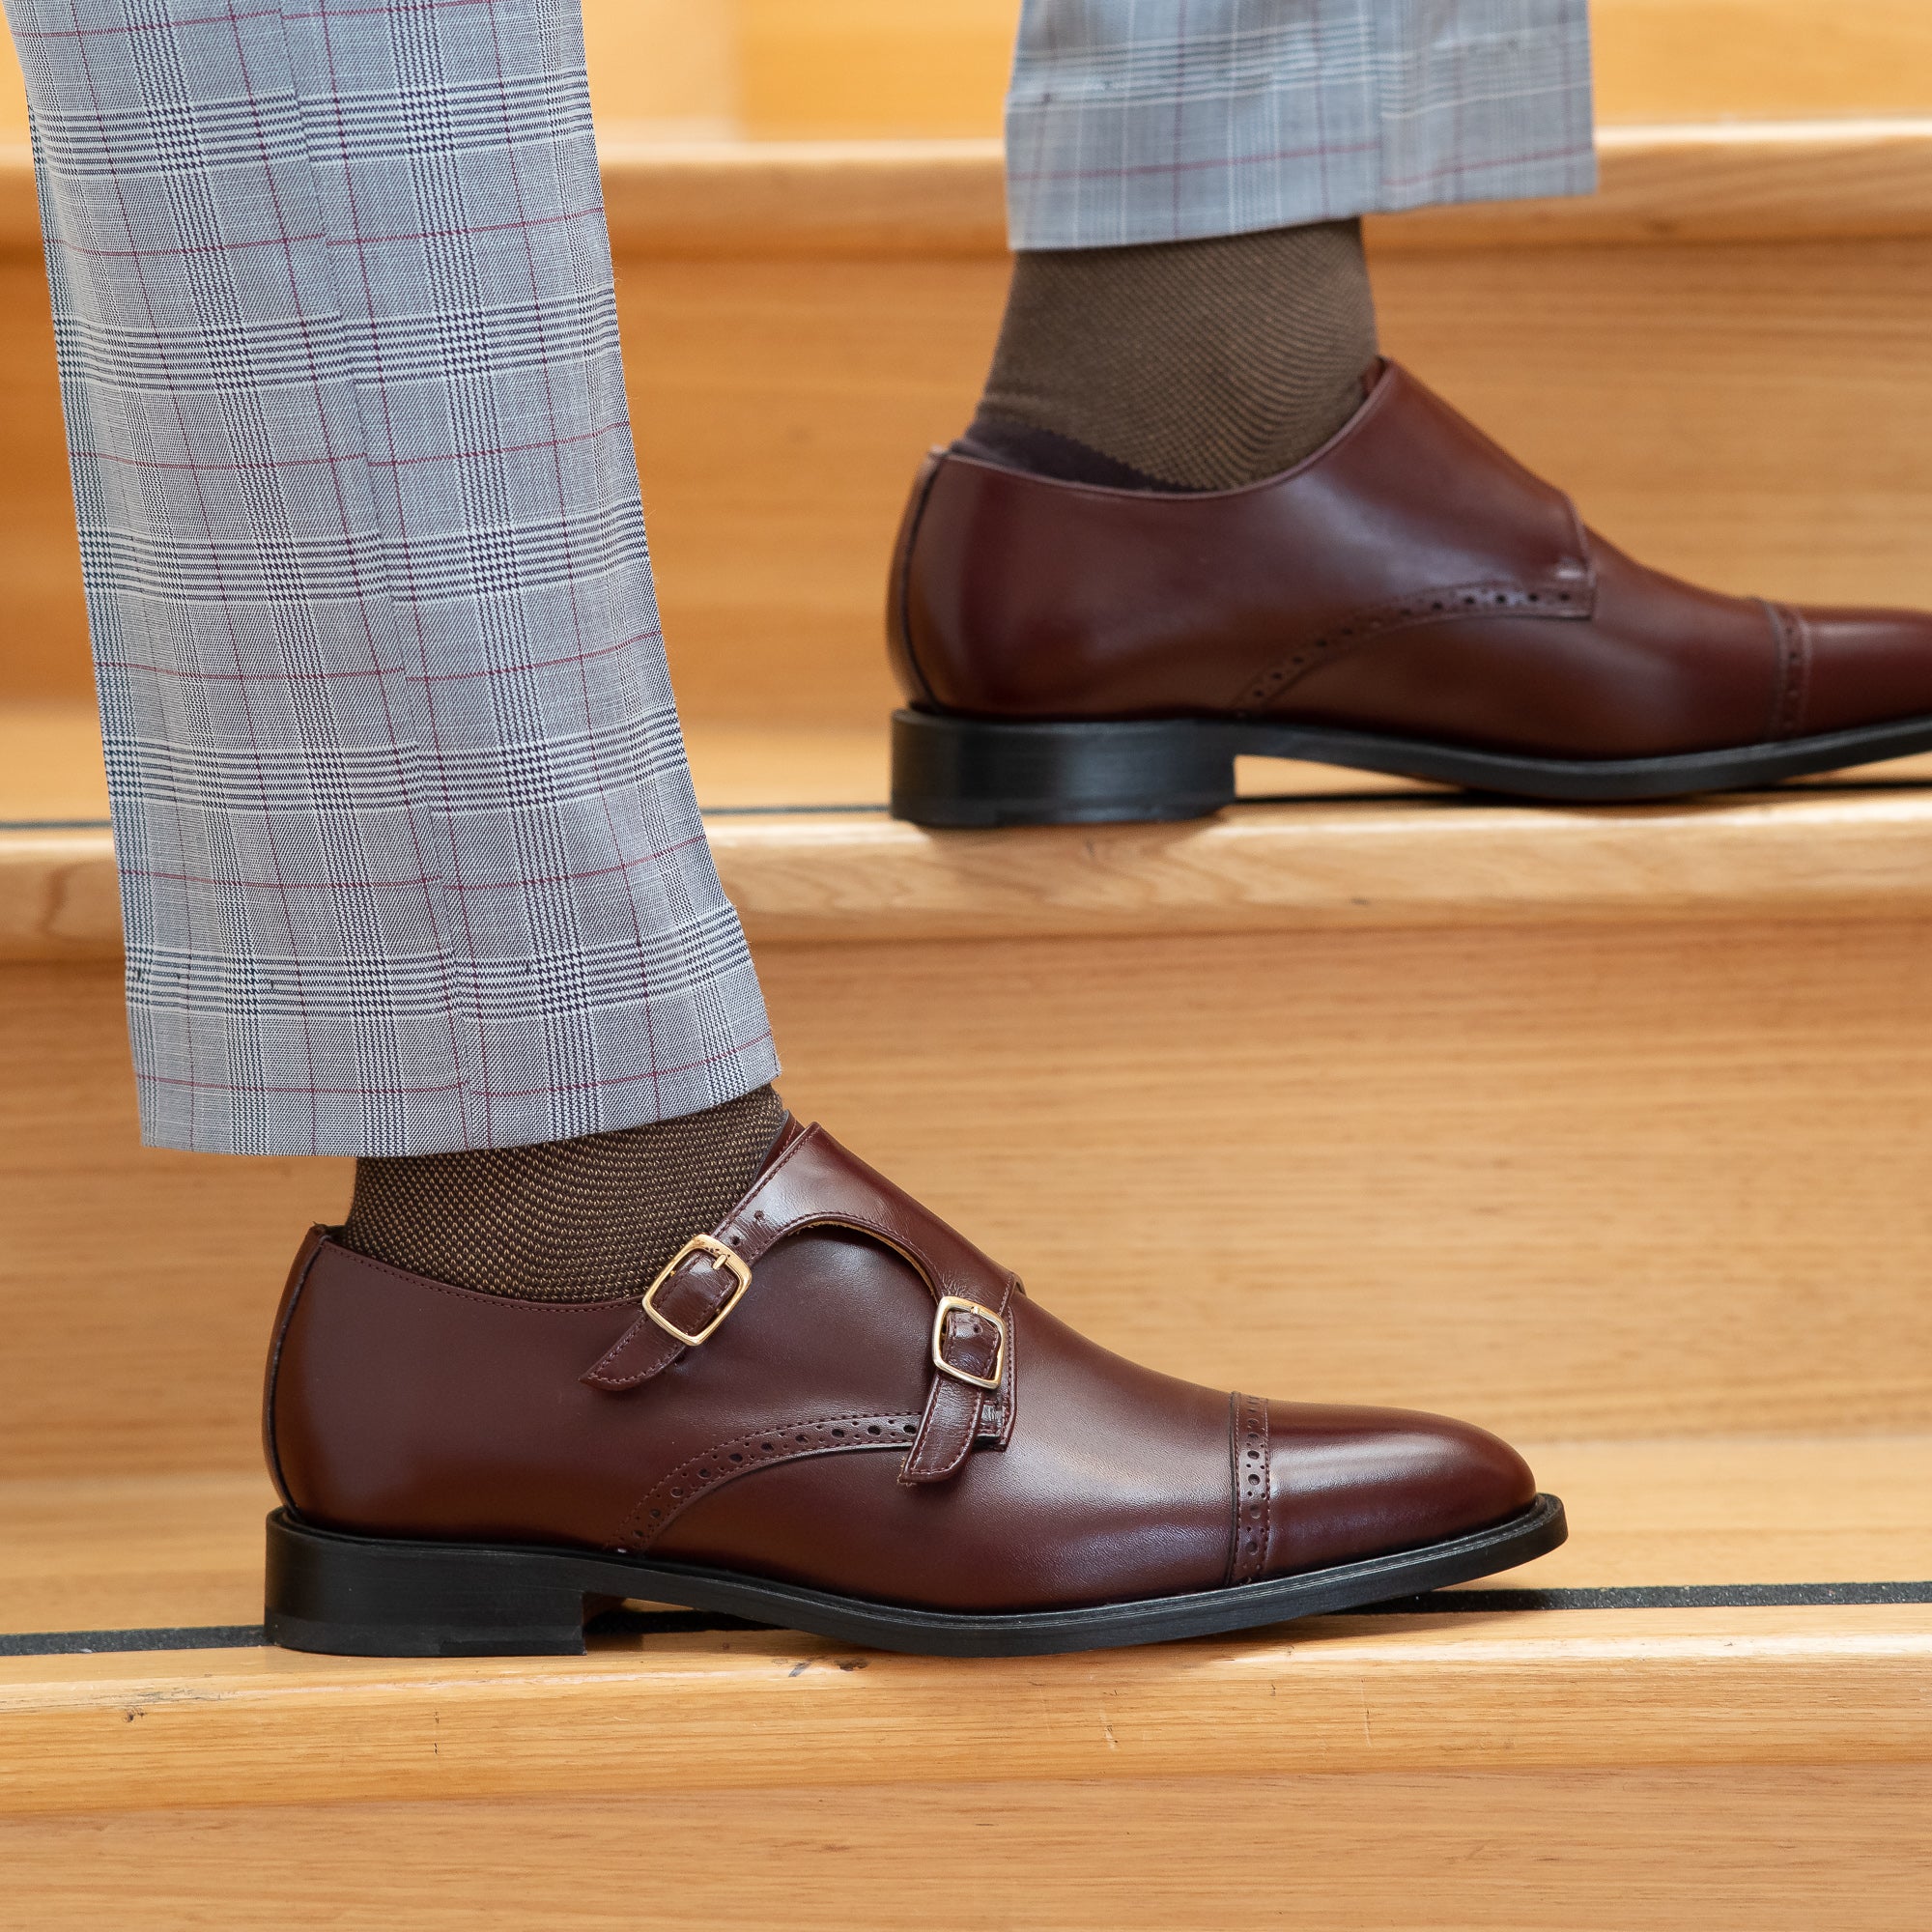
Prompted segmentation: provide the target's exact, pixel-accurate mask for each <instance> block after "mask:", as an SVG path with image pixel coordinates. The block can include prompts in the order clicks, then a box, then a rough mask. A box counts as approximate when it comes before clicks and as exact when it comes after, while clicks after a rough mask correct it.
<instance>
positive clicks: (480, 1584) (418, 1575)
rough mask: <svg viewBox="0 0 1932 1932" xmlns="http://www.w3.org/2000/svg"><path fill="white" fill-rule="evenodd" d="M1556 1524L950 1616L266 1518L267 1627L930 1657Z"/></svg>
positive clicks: (1131, 1622) (1277, 1610) (1433, 1567)
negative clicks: (1187, 1590)
mask: <svg viewBox="0 0 1932 1932" xmlns="http://www.w3.org/2000/svg"><path fill="white" fill-rule="evenodd" d="M1567 1534H1568V1531H1567V1529H1566V1527H1565V1525H1564V1521H1563V1505H1562V1503H1561V1502H1559V1501H1558V1500H1557V1498H1556V1497H1554V1496H1538V1497H1537V1499H1536V1500H1535V1502H1534V1503H1532V1504H1531V1505H1530V1506H1529V1508H1528V1509H1526V1510H1524V1511H1523V1512H1522V1513H1521V1514H1520V1515H1519V1516H1514V1517H1511V1518H1509V1519H1508V1520H1506V1521H1503V1522H1498V1523H1492V1524H1491V1525H1490V1527H1488V1528H1487V1529H1479V1530H1473V1531H1471V1532H1470V1533H1469V1534H1468V1535H1466V1536H1454V1537H1450V1538H1448V1539H1446V1540H1445V1541H1443V1542H1440V1543H1432V1544H1425V1545H1424V1546H1423V1547H1422V1548H1417V1549H1403V1550H1398V1551H1395V1552H1394V1553H1392V1554H1390V1555H1387V1556H1371V1557H1367V1558H1365V1559H1364V1560H1363V1561H1361V1562H1358V1563H1340V1564H1337V1565H1335V1566H1334V1567H1333V1568H1331V1569H1327V1570H1310V1571H1305V1572H1303V1573H1302V1574H1301V1575H1300V1576H1296V1577H1270V1578H1269V1579H1268V1580H1266V1581H1265V1582H1261V1583H1241V1584H1237V1585H1235V1586H1234V1587H1232V1588H1229V1589H1225V1590H1204V1591H1201V1592H1199V1593H1197V1594H1194V1595H1189V1596H1181V1597H1150V1598H1145V1599H1142V1600H1141V1601H1139V1602H1134V1603H1124V1604H1098V1605H1092V1606H1090V1607H1088V1608H1084V1609H1074V1610H1019V1611H1010V1612H1004V1613H1000V1614H992V1615H960V1614H955V1613H953V1612H951V1611H945V1610H921V1609H911V1608H907V1607H905V1606H902V1605H895V1604H878V1603H872V1602H869V1601H867V1599H865V1598H861V1597H840V1596H835V1595H833V1594H832V1593H831V1592H829V1591H825V1590H808V1589H803V1588H800V1587H798V1586H797V1585H795V1584H790V1583H774V1582H764V1581H760V1580H759V1579H758V1578H757V1577H741V1576H737V1575H734V1574H732V1573H730V1572H727V1571H720V1570H697V1569H692V1568H689V1567H687V1566H685V1565H683V1564H677V1563H653V1562H652V1561H650V1560H649V1559H648V1558H647V1557H641V1556H615V1555H605V1554H601V1553H599V1552H597V1551H594V1550H576V1549H556V1548H529V1547H526V1546H521V1545H510V1544H483V1543H421V1542H406V1541H403V1540H402V1539H400V1538H393V1537H377V1536H349V1535H345V1534H343V1533H341V1532H340V1531H337V1530H328V1529H316V1528H313V1527H311V1526H310V1525H309V1524H307V1523H304V1522H300V1521H298V1520H296V1519H295V1518H294V1517H292V1516H291V1515H290V1514H289V1512H288V1511H286V1510H277V1511H276V1512H275V1513H274V1514H273V1515H272V1516H271V1517H270V1519H269V1569H268V1603H267V1610H266V1614H265V1616H264V1619H263V1621H264V1623H265V1625H266V1628H267V1631H268V1635H269V1639H270V1642H272V1643H279V1644H282V1645H285V1646H286V1647H287V1648H289V1649H291V1650H317V1651H327V1652H330V1653H333V1654H335V1655H338V1656H345V1657H575V1656H579V1655H581V1654H582V1650H583V1624H584V1619H585V1617H586V1616H588V1615H593V1614H595V1613H596V1611H598V1610H600V1609H603V1608H607V1607H609V1606H610V1605H611V1604H613V1603H616V1602H619V1601H621V1600H622V1599H624V1598H627V1597H633V1598H641V1599H644V1600H646V1601H648V1602H650V1603H654V1604H675V1605H681V1606H682V1607H684V1608H686V1609H692V1610H705V1611H711V1612H715V1613H723V1614H725V1615H726V1616H734V1617H746V1618H750V1619H751V1620H753V1622H756V1623H764V1624H777V1625H781V1626H782V1627H784V1628H785V1629H787V1630H800V1631H810V1632H812V1633H813V1634H816V1635H819V1636H827V1637H832V1638H835V1639H837V1640H838V1641H840V1642H844V1643H861V1644H868V1645H870V1646H872V1647H873V1648H874V1649H878V1650H901V1651H915V1652H919V1653H922V1654H923V1655H926V1656H933V1657H1035V1656H1040V1655H1043V1654H1045V1653H1047V1652H1051V1651H1063V1650H1107V1649H1112V1648H1115V1647H1117V1646H1119V1645H1122V1644H1132V1643H1160V1642H1165V1641H1167V1640H1169V1639H1171V1638H1174V1637H1186V1636H1213V1635H1217V1634H1222V1633H1225V1632H1228V1631H1239V1630H1251V1629H1254V1628H1256V1627H1257V1626H1260V1625H1264V1624H1276V1623H1285V1622H1287V1621H1288V1620H1289V1619H1290V1618H1292V1617H1311V1616H1320V1615H1322V1614H1324V1613H1325V1612H1329V1611H1334V1610H1346V1609H1352V1608H1355V1607H1357V1606H1358V1605H1363V1604H1376V1603H1382V1602H1385V1601H1386V1600H1387V1599H1389V1598H1391V1597H1408V1596H1414V1595H1416V1594H1418V1593H1419V1592H1421V1591H1424V1590H1436V1589H1440V1588H1441V1587H1442V1586H1443V1585H1444V1584H1447V1583H1462V1582H1466V1581H1468V1580H1469V1578H1471V1577H1487V1576H1490V1575H1492V1573H1493V1572H1495V1571H1498V1570H1507V1569H1510V1568H1512V1567H1513V1566H1515V1565H1516V1564H1519V1563H1526V1562H1528V1561H1529V1559H1530V1558H1531V1557H1532V1556H1541V1555H1542V1554H1543V1552H1544V1551H1545V1550H1547V1549H1554V1548H1556V1546H1557V1545H1558V1544H1559V1543H1561V1542H1562V1541H1563V1539H1564V1537H1565V1536H1566V1535H1567Z"/></svg>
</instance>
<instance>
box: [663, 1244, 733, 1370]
mask: <svg viewBox="0 0 1932 1932" xmlns="http://www.w3.org/2000/svg"><path fill="white" fill-rule="evenodd" d="M694 1255H703V1256H704V1257H705V1258H706V1259H707V1260H708V1261H709V1262H710V1264H711V1265H712V1268H713V1270H714V1271H715V1270H717V1269H719V1268H723V1269H724V1270H725V1272H726V1273H727V1274H729V1275H730V1276H731V1277H732V1278H733V1280H734V1281H736V1283H737V1286H736V1287H735V1288H734V1289H732V1291H731V1293H730V1295H729V1296H728V1297H727V1299H726V1300H725V1306H724V1307H723V1308H721V1309H720V1310H719V1311H718V1313H717V1314H716V1315H714V1316H713V1317H712V1318H711V1321H710V1323H709V1324H708V1325H707V1326H705V1327H703V1328H700V1329H699V1330H698V1331H697V1333H696V1334H695V1335H690V1334H687V1333H686V1332H685V1331H684V1330H683V1329H682V1328H680V1327H679V1326H678V1325H677V1323H676V1322H675V1321H672V1320H671V1319H670V1317H669V1316H668V1315H666V1314H664V1313H663V1312H662V1311H661V1310H660V1309H659V1308H658V1307H657V1305H656V1303H657V1293H658V1290H659V1289H661V1288H662V1287H663V1286H664V1285H665V1283H666V1282H668V1280H669V1279H670V1278H671V1276H672V1275H674V1274H675V1273H677V1271H678V1269H679V1268H681V1267H682V1266H683V1265H684V1264H685V1263H686V1262H688V1261H690V1260H691V1258H692V1257H693V1256H694ZM751 1285H752V1268H751V1264H750V1263H749V1262H747V1261H746V1260H745V1258H744V1256H743V1255H738V1254H733V1253H732V1251H731V1250H730V1249H729V1248H727V1247H726V1246H725V1243H724V1242H723V1241H721V1240H718V1239H716V1238H715V1237H714V1236H710V1235H694V1236H692V1237H691V1239H690V1240H688V1241H687V1242H685V1244H684V1246H683V1247H681V1248H680V1249H678V1251H677V1253H676V1254H674V1255H673V1256H671V1258H670V1260H669V1261H668V1262H667V1263H666V1264H664V1266H663V1268H661V1269H660V1270H659V1273H658V1278H657V1280H655V1281H654V1282H652V1283H651V1285H650V1287H648V1288H647V1289H645V1290H644V1313H645V1314H646V1315H648V1316H649V1317H650V1318H651V1320H652V1321H655V1322H656V1323H657V1324H658V1326H659V1327H660V1328H662V1329H663V1330H664V1331H665V1333H666V1334H667V1335H668V1336H669V1337H670V1338H671V1340H672V1341H674V1342H682V1343H683V1344H684V1346H685V1347H686V1348H687V1349H696V1348H701V1347H702V1346H703V1345H704V1344H705V1343H706V1342H708V1341H710V1339H711V1338H712V1336H714V1335H715V1334H717V1332H718V1330H719V1328H720V1326H721V1325H722V1324H723V1322H724V1321H725V1317H726V1316H727V1315H729V1314H730V1312H731V1311H732V1309H734V1308H736V1307H737V1305H738V1304H739V1302H740V1301H742V1300H743V1299H744V1297H745V1291H746V1290H747V1289H748V1288H750V1287H751Z"/></svg>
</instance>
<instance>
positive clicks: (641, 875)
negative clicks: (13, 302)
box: [8, 0, 1589, 1154]
mask: <svg viewBox="0 0 1932 1932" xmlns="http://www.w3.org/2000/svg"><path fill="white" fill-rule="evenodd" d="M8 8H9V17H10V19H11V21H12V24H13V27H14V37H15V42H16V44H17V46H18V48H19V52H20V56H21V62H22V66H23V67H24V69H25V71H26V75H27V87H28V99H29V104H30V108H31V111H32V115H33V123H34V139H35V156H36V163H37V167H38V171H39V179H40V185H41V202H42V213H43V223H44V227H45V232H46V242H47V265H48V277H49V281H50V283H51V286H52V292H53V302H54V317H55V329H56V339H57V342H58V347H59V352H60V364H61V381H62V387H63V394H64V400H65V405H66V411H67V422H68V434H69V440H70V443H71V453H72V463H73V479H74V495H75V500H76V507H77V512H78V517H79V523H80V535H81V553H82V562H83V567H84V571H85V574H86V579H87V591H88V610H89V619H90V624H91V627H92V632H93V639H94V651H95V665H96V674H97V681H98V684H99V695H100V706H101V719H102V726H103V733H104V737H105V742H106V747H107V760H108V780H109V787H110V790H111V793H112V797H113V805H114V821H115V843H116V851H117V855H118V858H119V863H120V867H121V875H122V896H123V908H124V919H125V924H126V929H127V937H128V1011H129V1023H130V1032H131V1035H132V1039H133V1047H134V1061H135V1072H136V1078H137V1084H138V1088H139V1092H140V1096H141V1111H142V1122H143V1128H144V1131H145V1133H146V1136H147V1138H148V1139H149V1140H150V1141H152V1142H155V1143H158V1144H160V1145H164V1146H171V1147H181V1148H198V1149H207V1150H213V1151H224V1152H241V1153H337V1154H361V1153H370V1154H396V1153H428V1152H438V1151H448V1150H451V1149H458V1148H472V1147H484V1146H502V1145H511V1144H515V1143H519V1142H529V1141H539V1140H553V1139H563V1138H567V1137H570V1136H573V1135H578V1134H585V1133H593V1132H602V1131H607V1130H610V1129H612V1128H618V1127H625V1126H631V1125H635V1124H638V1123H640V1122H646V1121H651V1120H656V1119H660V1118H663V1117H666V1116H669V1115H674V1114H680V1113H688V1112H693V1111H696V1110H697V1109H699V1108H703V1107H706V1106H710V1105H713V1104H715V1103H717V1102H719V1101H722V1100H725V1099H729V1098H732V1097H734V1096H736V1095H737V1094H742V1093H746V1092H748V1091H750V1090H751V1089H752V1088H753V1087H755V1086H758V1085H759V1084H761V1083H762V1082H764V1081H766V1080H768V1079H770V1078H771V1077H772V1076H773V1074H774V1073H775V1072H776V1071H777V1062H776V1060H775V1058H774V1054H773V1046H772V1038H771V1029H770V1026H769V1024H768V1022H767V1020H766V1016H765V1012H764V1007H763V1003H762V1000H761V998H760V995H759V992H758V986H757V981H756V979H755V976H754V974H753V969H752V964H751V960H750V957H749V954H748V952H747V951H746V947H745V942H744V936H743V934H742V932H741V930H740V928H739V925H738V921H737V919H736V916H735V915H734V913H733V912H732V910H731V907H730V905H729V904H728V903H727V902H726V900H725V896H724V894H723V892H722V890H721V888H720V886H719V882H718V877H717V873H716V870H715V869H714V867H713V866H712V863H711V857H710V853H709V850H708V848H707V846H706V844H705V840H704V833H703V827H702V824H701V822H700V820H699V818H698V815H697V811H696V803H695V801H694V798H693V794H692V788H691V781H690V775H689V773H688V771H687V769H686V766H685V761H684V752H683V745H682V740H681V738H680V734H679V730H678V725H677V718H676V714H675V711H674V709H673V706H672V702H671V695H670V688H669V683H668V677H667V674H666V669H665V660H664V651H663V645H662V641H661V638H660V633H659V628H658V618H657V608H656V603H655V599H654V594H653V590H652V584H651V573H650V562H649V557H648V554H647V553H646V550H645V545H644V529H643V518H642V512H641V508H640V505H639V492H638V480H637V475H636V469H635V461H634V457H633V454H632V446H631V439H630V425H629V420H628V417H627V414H626V406H625V398H624V386H623V375H622V368H621V364H620V362H619V359H618V346H617V336H616V319H615V309H614V305H613V301H612V294H611V262H610V251H609V243H608V241H607V238H606V235H605V228H604V217H603V210H602V205H601V201H600V197H599V188H598V180H597V166H596V156H595V151H594V147H593V143H592V137H591V128H590V117H589V105H588V97H587V93H586V87H585V80H584V72H583V53H582V29H581V23H580V20H579V17H578V13H577V5H576V0H223V4H222V6H220V7H214V6H211V5H209V4H208V0H8ZM1588 123H1589V115H1588V81H1587V50H1586V43H1585V39H1584V16H1583V0H1160V4H1156V0H1030V4H1029V5H1028V7H1027V9H1026V13H1025V16H1024V19H1023V24H1022V28H1021V42H1020V50H1019V57H1018V60H1017V63H1016V66H1015V71H1014V83H1013V94H1012V99H1011V105H1010V119H1009V148H1010V153H1011V156H1012V162H1011V203H1012V213H1013V228H1014V236H1015V240H1016V241H1018V242H1019V244H1020V245H1023V246H1032V247H1042V246H1097V245H1105V244H1108V243H1114V242H1121V241H1150V240H1159V239H1165V238H1169V237H1175V236H1183V235H1208V234H1219V233H1230V232H1237V231H1240V230H1244V229H1251V228H1257V227H1264V226H1268V225H1272V224H1278V223H1282V222H1289V221H1299V220H1305V219H1309V218H1313V217H1315V216H1318V215H1337V214H1346V213H1356V212H1362V211H1366V210H1369V209H1373V208H1382V207H1397V206H1406V205H1409V204H1411V203H1413V202H1416V201H1422V200H1427V199H1434V198H1443V199H1453V198H1463V197H1468V196H1476V195H1487V194H1504V193H1516V194H1529V193H1539V194H1540V193H1554V192H1560V191H1563V190H1565V189H1574V188H1578V187H1582V186H1585V185H1587V183H1588V170H1589V125H1588Z"/></svg>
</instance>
